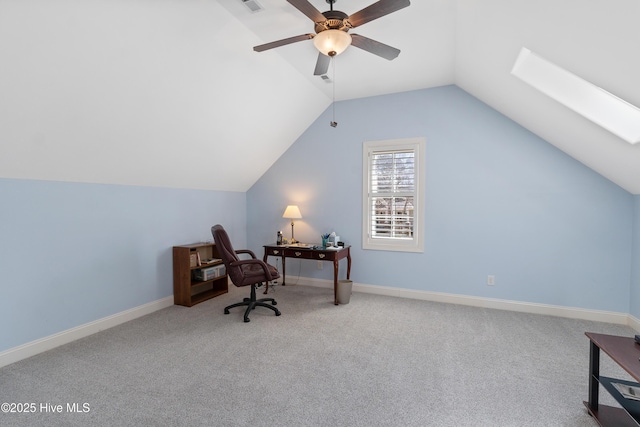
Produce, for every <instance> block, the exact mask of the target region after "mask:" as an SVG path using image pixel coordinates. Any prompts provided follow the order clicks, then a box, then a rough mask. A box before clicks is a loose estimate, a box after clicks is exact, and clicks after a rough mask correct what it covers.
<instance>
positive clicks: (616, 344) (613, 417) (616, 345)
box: [584, 332, 640, 426]
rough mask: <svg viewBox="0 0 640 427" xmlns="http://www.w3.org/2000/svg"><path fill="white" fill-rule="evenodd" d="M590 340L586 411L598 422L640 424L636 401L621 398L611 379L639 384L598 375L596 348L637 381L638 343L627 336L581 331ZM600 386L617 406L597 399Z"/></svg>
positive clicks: (639, 368)
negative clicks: (601, 402) (600, 402)
mask: <svg viewBox="0 0 640 427" xmlns="http://www.w3.org/2000/svg"><path fill="white" fill-rule="evenodd" d="M585 335H586V336H587V337H589V339H590V340H591V343H590V347H589V349H590V353H589V401H588V402H584V405H585V406H586V407H587V410H588V411H589V414H591V416H593V418H594V419H595V420H596V421H597V422H598V424H600V425H601V426H640V401H637V400H631V399H625V398H624V397H623V396H622V394H620V392H619V391H618V390H617V389H616V388H615V387H614V386H613V383H622V384H626V385H634V386H636V387H638V386H639V384H638V383H636V382H632V381H626V380H620V379H616V378H607V377H601V376H600V350H602V351H604V352H605V353H606V354H607V355H609V357H610V358H611V360H613V361H614V362H616V363H617V364H618V365H620V367H622V368H623V369H624V370H625V371H627V372H628V373H629V375H631V376H632V377H633V378H634V379H635V380H636V381H640V360H638V358H640V344H636V343H635V340H634V339H633V338H630V337H617V336H614V335H605V334H596V333H593V332H585ZM599 384H602V386H603V387H604V388H605V390H607V392H609V394H610V395H611V396H613V398H614V399H615V400H616V401H617V402H618V403H619V404H620V406H622V408H617V407H613V406H608V405H600V404H599V403H598V386H599Z"/></svg>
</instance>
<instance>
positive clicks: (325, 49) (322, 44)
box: [313, 30, 351, 56]
mask: <svg viewBox="0 0 640 427" xmlns="http://www.w3.org/2000/svg"><path fill="white" fill-rule="evenodd" d="M350 44H351V36H350V35H349V33H347V32H345V31H342V30H325V31H322V32H320V33H318V34H317V35H316V36H315V37H314V38H313V45H314V46H315V47H316V49H318V50H319V51H320V52H321V53H323V54H325V55H327V56H336V55H340V54H341V53H342V52H344V51H345V49H346V48H348V47H349V45H350Z"/></svg>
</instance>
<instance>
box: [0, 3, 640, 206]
mask: <svg viewBox="0 0 640 427" xmlns="http://www.w3.org/2000/svg"><path fill="white" fill-rule="evenodd" d="M258 1H259V2H260V4H262V6H263V8H264V10H263V11H261V12H258V13H251V12H250V11H249V9H247V8H246V7H245V5H243V4H242V2H241V0H127V1H124V0H116V1H113V0H55V1H51V0H21V1H3V0H0V61H2V62H1V65H2V66H1V67H0V94H1V96H0V176H2V177H8V178H30V179H49V180H61V181H80V182H97V183H115V184H127V185H150V186H163V187H182V188H202V189H214V190H229V191H245V190H247V189H248V188H249V187H250V186H251V185H252V184H253V183H254V182H255V181H256V180H257V179H258V178H259V177H260V176H261V175H262V173H264V171H265V170H266V169H267V168H268V167H269V166H271V164H273V162H274V161H275V160H276V159H277V158H278V157H279V156H280V155H281V154H282V153H283V152H284V151H285V150H286V149H287V148H288V147H289V146H290V145H291V144H292V143H293V142H294V141H295V140H296V138H297V137H298V136H299V135H300V134H301V133H302V132H303V131H304V130H305V129H306V128H307V127H308V126H309V124H311V123H312V122H313V121H314V120H315V119H316V118H317V117H318V115H319V114H320V113H321V112H322V111H324V110H325V109H326V108H327V107H328V106H329V105H330V104H331V102H332V96H333V89H334V87H333V86H332V85H331V84H327V83H326V82H325V81H323V80H322V79H320V78H319V77H317V76H313V68H314V65H315V60H316V56H317V52H316V50H315V48H314V47H313V43H312V42H311V41H305V42H299V43H296V44H292V45H288V46H283V47H280V48H277V49H273V50H270V51H266V52H262V53H256V52H253V50H252V47H253V46H255V45H258V44H262V43H266V42H270V41H274V40H279V39H282V38H286V37H290V36H295V35H299V34H305V33H309V32H312V30H313V25H312V23H311V21H310V20H309V19H308V18H307V17H306V16H304V15H303V14H302V13H300V12H299V11H298V10H296V9H295V8H294V7H293V6H291V5H290V4H289V3H288V2H286V1H285V0H258ZM310 2H311V3H312V4H313V5H314V6H315V7H316V8H318V9H319V10H320V11H324V10H328V8H329V5H328V4H327V3H326V2H325V0H310ZM371 3H372V1H370V0H338V2H337V3H336V4H335V9H338V10H342V11H344V12H346V13H347V14H352V13H353V12H356V11H358V10H360V9H362V8H364V7H366V6H368V5H369V4H371ZM638 16H640V2H637V0H633V1H632V0H607V1H604V0H563V1H561V2H558V1H552V0H538V1H536V2H531V1H523V0H515V1H514V0H412V4H411V6H409V7H408V8H405V9H402V10H400V11H398V12H395V13H393V14H391V15H388V16H385V17H383V18H380V19H378V20H375V21H372V22H369V23H367V24H365V25H362V26H361V27H359V28H358V29H357V33H359V34H362V35H364V36H367V37H370V38H372V39H375V40H377V41H380V42H383V43H386V44H389V45H391V46H394V47H397V48H399V49H401V51H402V52H401V54H400V56H399V57H398V58H396V59H395V60H393V61H387V60H385V59H382V58H379V57H376V56H374V55H372V54H369V53H367V52H364V51H362V50H360V49H357V48H354V47H350V48H349V49H347V51H345V52H344V53H343V54H342V55H340V56H339V57H337V58H336V60H335V68H332V67H330V71H329V73H328V75H329V77H330V78H331V79H332V80H333V81H334V82H335V97H336V99H337V100H343V99H351V98H360V97H366V96H372V95H379V94H386V93H393V92H401V91H408V90H414V89H422V88H428V87H435V86H441V85H446V84H457V85H458V86H460V87H461V88H463V89H464V90H466V91H467V92H469V93H471V94H472V95H474V96H476V97H478V98H479V99H480V100H482V101H484V102H485V103H487V104H488V105H490V106H492V107H493V108H495V109H497V110H498V111H500V112H502V113H503V114H505V115H507V116H508V117H510V118H512V119H513V120H515V121H516V122H518V123H519V124H521V125H522V126H524V127H526V128H528V129H529V130H531V131H532V132H534V133H536V134H537V135H539V136H541V137H542V138H544V139H545V140H547V141H549V142H550V143H552V144H554V145H555V146H557V147H558V148H559V149H561V150H563V151H565V152H566V153H568V154H569V155H571V156H573V157H574V158H576V159H578V160H579V161H581V162H583V163H584V164H585V165H587V166H589V167H591V168H592V169H594V170H596V171H597V172H599V173H600V174H602V175H604V176H605V177H607V178H609V179H610V180H611V181H613V182H615V183H617V184H618V185H620V186H621V187H623V188H625V189H626V190H628V191H629V192H631V193H633V194H640V144H638V146H631V145H629V144H628V143H626V142H624V141H622V140H621V139H619V138H618V137H616V136H614V135H612V134H610V133H609V132H607V131H605V130H603V129H601V128H599V127H598V126H597V125H595V124H593V123H591V122H589V121H588V120H586V119H584V118H582V117H581V116H579V115H577V114H575V113H573V112H571V111H569V110H567V109H565V108H564V107H562V106H560V105H558V104H557V103H555V101H552V100H551V99H548V98H546V97H545V96H544V95H542V94H541V93H539V92H537V91H536V90H535V89H533V88H531V87H529V86H527V85H526V84H525V83H523V82H521V81H520V80H518V79H517V78H515V77H513V76H512V75H511V74H510V70H511V67H512V66H513V62H514V61H515V59H516V56H517V54H518V51H519V49H520V48H521V47H522V46H525V47H527V48H529V49H531V50H532V51H534V52H536V53H538V54H540V55H542V56H543V57H545V58H547V59H549V60H551V61H553V62H555V63H556V64H558V65H560V66H562V67H564V68H566V69H567V70H569V71H571V72H573V73H575V74H577V75H579V76H581V77H583V78H585V79H587V80H589V81H591V82H592V83H594V84H596V85H599V86H601V87H603V88H604V89H606V90H608V91H610V92H612V93H613V94H615V95H617V96H619V97H621V98H623V99H625V100H626V101H628V102H630V103H632V104H634V105H638V106H640V84H638V83H639V82H638V77H637V75H638V70H639V69H640V55H637V53H636V52H637V50H638V47H639V45H640V32H638V31H637V18H638ZM354 32H356V31H354ZM334 70H335V71H334ZM540 173H544V170H541V171H540Z"/></svg>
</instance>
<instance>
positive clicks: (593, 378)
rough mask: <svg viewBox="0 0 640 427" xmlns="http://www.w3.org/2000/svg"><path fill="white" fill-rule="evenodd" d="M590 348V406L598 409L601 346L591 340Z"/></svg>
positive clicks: (592, 408) (594, 409)
mask: <svg viewBox="0 0 640 427" xmlns="http://www.w3.org/2000/svg"><path fill="white" fill-rule="evenodd" d="M590 343H591V347H590V349H589V408H590V409H591V410H593V411H597V410H598V385H599V381H598V380H599V378H600V347H598V346H597V345H595V343H594V342H593V341H591V342H590Z"/></svg>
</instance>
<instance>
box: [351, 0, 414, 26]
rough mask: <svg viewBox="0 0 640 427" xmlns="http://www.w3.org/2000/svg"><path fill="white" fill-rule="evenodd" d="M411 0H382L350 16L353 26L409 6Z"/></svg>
mask: <svg viewBox="0 0 640 427" xmlns="http://www.w3.org/2000/svg"><path fill="white" fill-rule="evenodd" d="M410 4H411V3H410V2H409V0H380V1H378V2H376V3H374V4H372V5H370V6H367V7H365V8H364V9H362V10H360V11H358V12H356V13H354V14H353V15H351V16H350V17H349V22H350V23H351V28H355V27H359V26H360V25H362V24H366V23H367V22H369V21H373V20H374V19H378V18H380V17H382V16H385V15H388V14H390V13H393V12H395V11H398V10H400V9H403V8H405V7H407V6H409V5H410Z"/></svg>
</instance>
